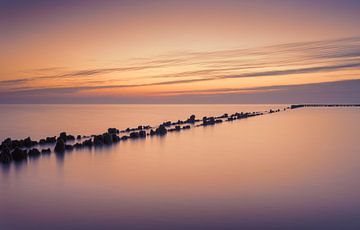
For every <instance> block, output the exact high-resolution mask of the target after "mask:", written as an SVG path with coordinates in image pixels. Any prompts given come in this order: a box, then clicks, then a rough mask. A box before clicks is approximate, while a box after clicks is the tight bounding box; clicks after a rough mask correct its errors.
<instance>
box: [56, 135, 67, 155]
mask: <svg viewBox="0 0 360 230" xmlns="http://www.w3.org/2000/svg"><path fill="white" fill-rule="evenodd" d="M54 151H55V152H56V153H63V152H65V142H64V140H63V139H62V138H60V139H58V141H57V142H56V145H55V148H54Z"/></svg>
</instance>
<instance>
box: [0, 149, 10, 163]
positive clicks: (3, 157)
mask: <svg viewBox="0 0 360 230" xmlns="http://www.w3.org/2000/svg"><path fill="white" fill-rule="evenodd" d="M11 160H12V157H11V153H10V149H8V148H5V149H3V150H2V151H1V153H0V162H1V163H10V162H11Z"/></svg>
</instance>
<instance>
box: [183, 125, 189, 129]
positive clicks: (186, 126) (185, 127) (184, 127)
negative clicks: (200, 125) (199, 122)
mask: <svg viewBox="0 0 360 230" xmlns="http://www.w3.org/2000/svg"><path fill="white" fill-rule="evenodd" d="M182 128H183V129H190V125H185V126H183V127H182Z"/></svg>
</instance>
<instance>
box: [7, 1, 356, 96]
mask: <svg viewBox="0 0 360 230" xmlns="http://www.w3.org/2000/svg"><path fill="white" fill-rule="evenodd" d="M359 12H360V1H358V0H302V1H295V0H287V1H285V0H244V1H235V0H222V1H214V0H208V1H203V0H199V1H187V0H181V1H180V0H178V1H176V0H168V1H162V0H159V1H144V0H138V1H130V0H124V1H114V0H103V1H95V0H88V1H80V0H73V1H67V0H63V1H48V0H33V1H25V0H24V1H19V0H0V103H305V102H311V103H323V102H327V103H332V102H336V103H356V102H360V75H359V74H360V26H359V25H358V24H359V22H360V14H359Z"/></svg>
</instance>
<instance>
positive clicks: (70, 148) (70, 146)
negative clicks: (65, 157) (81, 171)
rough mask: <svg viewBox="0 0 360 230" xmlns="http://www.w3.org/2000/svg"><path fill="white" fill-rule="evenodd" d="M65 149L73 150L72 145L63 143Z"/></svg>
mask: <svg viewBox="0 0 360 230" xmlns="http://www.w3.org/2000/svg"><path fill="white" fill-rule="evenodd" d="M65 149H66V150H67V151H73V150H74V146H72V145H65Z"/></svg>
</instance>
